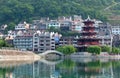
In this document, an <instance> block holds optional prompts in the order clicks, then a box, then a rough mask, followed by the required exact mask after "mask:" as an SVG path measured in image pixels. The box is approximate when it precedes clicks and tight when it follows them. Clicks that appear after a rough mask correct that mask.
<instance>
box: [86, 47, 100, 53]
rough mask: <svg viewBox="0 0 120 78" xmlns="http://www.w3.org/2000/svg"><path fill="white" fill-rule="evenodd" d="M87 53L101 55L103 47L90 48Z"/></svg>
mask: <svg viewBox="0 0 120 78" xmlns="http://www.w3.org/2000/svg"><path fill="white" fill-rule="evenodd" d="M87 51H88V52H90V53H92V54H100V52H101V47H99V46H89V47H88V48H87Z"/></svg>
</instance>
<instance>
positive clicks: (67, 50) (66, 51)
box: [56, 45, 76, 55]
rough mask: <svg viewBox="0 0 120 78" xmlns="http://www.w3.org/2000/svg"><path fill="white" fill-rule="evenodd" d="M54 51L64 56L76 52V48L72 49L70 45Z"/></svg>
mask: <svg viewBox="0 0 120 78" xmlns="http://www.w3.org/2000/svg"><path fill="white" fill-rule="evenodd" d="M56 50H57V51H59V52H62V53H64V54H66V55H67V54H71V53H74V52H76V48H74V46H72V45H66V46H61V47H58V48H57V49H56Z"/></svg>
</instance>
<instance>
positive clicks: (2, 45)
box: [0, 39, 6, 48]
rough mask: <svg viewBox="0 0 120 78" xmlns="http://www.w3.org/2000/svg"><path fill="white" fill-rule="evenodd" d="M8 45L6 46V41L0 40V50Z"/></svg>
mask: <svg viewBox="0 0 120 78" xmlns="http://www.w3.org/2000/svg"><path fill="white" fill-rule="evenodd" d="M5 45H6V44H5V41H4V40H2V39H0V48H1V47H4V46H5Z"/></svg>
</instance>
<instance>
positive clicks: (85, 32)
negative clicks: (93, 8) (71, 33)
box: [77, 16, 100, 52]
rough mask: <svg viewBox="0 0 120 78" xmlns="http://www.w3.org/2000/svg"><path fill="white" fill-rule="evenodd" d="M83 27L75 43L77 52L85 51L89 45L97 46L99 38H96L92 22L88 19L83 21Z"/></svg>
mask: <svg viewBox="0 0 120 78" xmlns="http://www.w3.org/2000/svg"><path fill="white" fill-rule="evenodd" d="M83 23H84V26H83V27H82V32H81V37H80V38H79V39H78V41H77V48H78V51H82V52H83V51H86V48H87V47H88V46H91V45H99V40H100V39H99V38H97V32H96V31H95V26H94V23H95V22H94V21H93V20H91V19H90V17H89V16H88V18H87V19H86V20H84V22H83Z"/></svg>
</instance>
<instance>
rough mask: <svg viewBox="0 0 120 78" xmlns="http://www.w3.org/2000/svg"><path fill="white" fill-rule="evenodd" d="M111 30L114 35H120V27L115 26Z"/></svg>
mask: <svg viewBox="0 0 120 78" xmlns="http://www.w3.org/2000/svg"><path fill="white" fill-rule="evenodd" d="M111 28H112V34H113V35H120V25H114V26H112V27H111Z"/></svg>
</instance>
